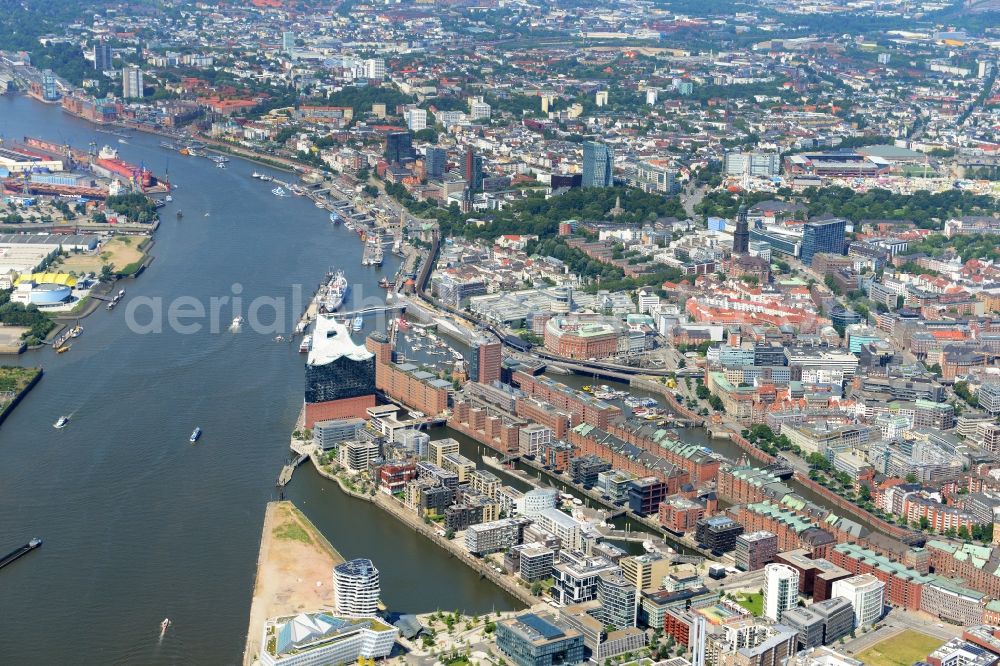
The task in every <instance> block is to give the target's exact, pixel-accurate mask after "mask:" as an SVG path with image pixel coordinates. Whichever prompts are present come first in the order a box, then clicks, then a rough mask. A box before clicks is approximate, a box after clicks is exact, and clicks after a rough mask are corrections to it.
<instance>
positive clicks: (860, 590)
mask: <svg viewBox="0 0 1000 666" xmlns="http://www.w3.org/2000/svg"><path fill="white" fill-rule="evenodd" d="M832 594H833V596H835V597H844V598H846V599H847V600H848V601H850V602H851V605H852V606H853V607H854V626H855V628H857V629H860V628H861V627H868V626H871V625H872V624H874V623H875V622H877V621H878V620H879V619H880V618H881V617H882V609H883V607H884V606H885V583H883V582H882V581H880V580H879V579H878V578H876V577H875V576H873V575H871V574H862V575H860V576H852V577H850V578H844V579H842V580H838V581H835V582H834V583H833V590H832Z"/></svg>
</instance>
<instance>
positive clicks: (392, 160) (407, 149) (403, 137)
mask: <svg viewBox="0 0 1000 666" xmlns="http://www.w3.org/2000/svg"><path fill="white" fill-rule="evenodd" d="M411 157H413V134H411V133H410V132H390V133H389V136H387V137H386V139H385V161H386V162H388V163H389V164H396V163H399V162H402V161H403V160H405V159H409V158H411Z"/></svg>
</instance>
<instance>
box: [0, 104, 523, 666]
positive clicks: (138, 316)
mask: <svg viewBox="0 0 1000 666" xmlns="http://www.w3.org/2000/svg"><path fill="white" fill-rule="evenodd" d="M0 133H2V134H3V135H4V136H5V137H6V138H7V140H8V141H10V140H17V139H20V137H22V136H24V135H29V136H39V137H43V138H47V139H50V140H53V141H56V142H60V143H70V144H72V145H73V146H74V147H76V148H78V149H83V150H85V149H86V147H87V144H88V143H89V142H91V141H96V142H97V145H98V146H100V145H102V144H105V143H108V144H112V145H114V146H115V147H116V148H118V149H119V151H120V153H121V157H122V158H123V159H125V160H127V161H130V162H136V163H138V162H142V163H144V164H145V165H146V166H147V167H149V168H150V169H152V170H153V171H154V172H155V173H163V172H164V170H166V169H168V168H169V172H170V177H171V180H172V181H173V182H174V183H176V184H177V185H178V189H177V190H176V191H175V192H174V202H173V203H172V204H171V205H170V206H168V207H167V208H165V209H164V210H163V213H162V217H163V224H162V225H161V227H160V230H159V231H158V232H157V235H156V243H155V246H154V248H153V250H152V254H153V255H154V256H155V260H154V261H153V263H152V265H151V266H150V267H149V268H148V270H147V271H146V272H145V273H144V274H143V275H142V276H141V277H140V278H138V279H136V280H129V281H126V282H125V283H124V284H125V286H126V287H127V290H128V294H127V296H126V298H125V302H124V303H123V304H122V305H120V306H119V307H118V308H116V309H115V310H114V311H113V312H110V313H109V312H106V311H104V310H103V309H101V310H99V311H98V312H96V313H95V314H93V315H92V316H90V317H88V318H87V319H85V320H84V321H83V325H84V327H85V333H84V335H83V336H81V337H80V338H79V339H77V340H76V341H75V342H74V344H73V349H72V351H71V352H69V353H67V354H61V355H56V354H54V353H53V352H52V351H51V350H41V351H36V352H29V353H27V354H24V355H22V356H20V357H17V358H14V357H9V358H4V359H2V360H0V362H3V363H19V364H23V365H41V366H43V367H44V368H45V377H44V378H43V379H42V381H41V382H40V383H39V384H38V386H37V387H36V388H35V389H34V390H33V391H32V392H31V394H30V395H28V397H27V398H26V399H25V400H24V402H22V403H21V405H20V406H19V407H18V408H17V409H16V410H15V411H14V412H13V414H12V415H11V417H10V418H9V419H8V420H7V421H6V422H5V423H4V424H3V426H2V427H0V551H2V552H0V554H2V553H5V552H7V551H8V550H13V549H14V548H15V547H17V546H20V545H21V544H23V543H25V542H26V541H27V540H28V539H30V538H31V537H33V536H40V537H42V538H44V539H45V545H44V546H43V547H42V548H41V549H40V550H39V551H38V552H36V553H32V554H31V555H29V556H28V557H25V558H24V559H22V560H20V561H18V562H17V563H15V564H13V565H11V566H9V567H7V568H5V569H3V570H2V571H0V609H3V619H2V621H0V662H3V663H29V662H30V663H41V664H57V663H78V664H210V665H213V666H214V665H221V664H236V663H239V661H240V659H241V654H242V649H243V644H244V639H245V634H246V626H247V620H248V615H249V607H250V597H251V591H252V586H253V581H254V572H255V565H256V559H257V551H258V546H259V538H260V529H261V524H262V520H263V515H264V507H265V504H266V502H268V501H269V500H272V499H276V489H275V479H276V478H277V474H278V471H279V469H280V468H281V465H282V464H283V462H284V461H285V460H286V458H287V455H288V437H289V432H290V431H291V429H292V426H293V424H294V422H295V418H296V416H297V414H298V412H299V409H300V407H301V403H302V385H303V360H304V358H303V357H302V356H301V355H299V354H298V353H297V348H296V346H293V345H290V344H288V343H284V344H281V343H276V342H275V341H274V340H273V337H274V333H273V332H255V331H254V330H250V329H251V327H250V326H247V327H245V328H247V330H244V331H242V332H239V333H235V334H234V333H231V332H228V331H227V330H225V329H226V328H227V327H228V325H229V322H230V321H231V319H232V317H233V310H232V309H231V307H229V305H224V306H222V307H221V308H220V316H219V317H218V319H219V321H220V322H221V324H220V325H219V328H220V329H221V330H220V332H217V333H213V332H211V330H209V328H208V323H207V322H204V321H203V322H202V323H204V324H205V327H204V328H203V329H202V330H200V331H198V332H194V333H184V332H181V331H178V330H174V329H173V328H172V327H171V326H169V325H167V324H168V322H167V318H166V314H167V312H168V310H167V308H168V307H169V306H170V305H171V304H172V303H177V299H180V298H182V297H183V298H186V299H188V300H189V302H195V303H201V304H202V305H203V306H204V307H205V309H206V310H208V309H209V307H210V299H212V298H213V297H215V298H221V297H226V296H229V297H232V296H234V295H239V296H240V297H241V298H242V299H243V307H244V308H249V305H250V304H251V303H253V302H254V300H255V299H258V298H260V297H268V298H280V299H284V300H285V305H284V308H283V312H284V317H285V320H286V322H285V327H286V328H287V327H289V326H290V325H291V323H290V322H291V321H292V320H293V319H294V318H295V317H297V316H298V315H299V311H298V310H297V309H296V306H295V304H294V301H295V300H296V297H295V291H294V290H293V285H302V292H303V299H308V297H309V295H310V294H311V290H312V289H313V288H314V287H315V286H316V284H317V283H318V282H319V281H320V280H321V279H322V276H323V275H324V273H325V272H326V271H327V270H328V269H329V268H330V267H337V266H339V267H343V268H344V269H345V270H346V272H347V275H348V279H349V281H350V282H351V283H352V285H353V292H352V299H353V302H354V303H357V302H361V301H363V300H365V299H367V298H369V297H381V296H382V292H381V290H380V289H379V288H378V287H377V282H378V279H379V277H380V276H381V275H383V274H384V275H390V276H391V275H392V274H393V272H394V271H395V269H396V263H397V260H396V259H395V258H394V257H392V256H391V255H388V254H387V255H386V259H387V261H386V266H385V267H384V268H383V269H382V271H381V272H378V271H376V270H374V269H370V268H362V267H361V265H360V256H361V243H360V241H359V240H358V239H357V237H356V236H355V235H354V234H353V233H352V232H350V231H348V230H346V229H344V228H342V227H334V226H332V225H331V224H330V222H329V221H328V219H327V214H326V212H325V211H322V210H319V209H316V208H315V207H314V206H313V205H312V204H311V202H309V201H308V200H306V199H304V198H298V197H289V198H284V199H278V198H276V197H274V196H272V195H271V194H270V188H271V186H269V185H268V184H266V183H261V182H258V181H256V180H254V179H251V178H250V177H249V175H250V173H251V172H252V171H253V170H255V169H256V170H258V171H262V170H263V171H266V170H265V169H262V168H261V167H259V166H254V165H251V164H249V163H247V162H244V161H241V160H236V159H234V160H233V161H232V162H231V163H230V168H228V169H217V168H215V166H214V164H213V163H212V162H210V161H208V160H205V159H203V158H185V157H183V156H180V155H178V154H177V153H176V152H172V151H167V150H164V149H162V148H160V147H159V142H160V139H159V138H158V137H154V136H147V135H135V136H130V137H129V138H128V139H127V143H126V144H118V143H117V139H116V138H115V137H114V136H110V135H108V134H102V133H98V132H96V131H95V130H94V128H93V126H91V125H90V124H88V123H85V122H84V121H81V120H78V119H76V118H73V117H71V116H68V115H66V114H64V113H62V112H61V110H60V109H59V108H57V107H52V106H47V105H42V104H38V103H36V102H33V101H31V100H29V99H27V98H25V97H14V96H0ZM274 175H278V176H281V175H282V174H280V173H274ZM176 208H182V209H183V211H184V218H183V219H181V220H177V219H176V218H175V211H176ZM236 285H238V286H236ZM237 292H238V293H237ZM156 299H159V300H156ZM133 301H134V302H133ZM258 302H259V301H258ZM139 305H141V306H142V307H136V306H139ZM303 305H304V303H303ZM185 307H191V306H190V305H187V306H185ZM130 309H133V310H134V312H133V313H132V314H134V317H133V318H134V320H135V321H136V322H138V323H139V324H148V323H150V322H151V321H152V316H153V311H154V310H155V309H161V310H162V312H163V314H164V325H163V330H162V332H153V333H140V332H136V331H135V330H133V329H134V328H135V327H130V326H129V325H128V324H127V321H126V320H127V318H128V315H129V314H130V312H129V310H130ZM244 314H247V311H246V309H245V310H244ZM261 318H262V320H264V323H268V322H269V321H270V320H271V319H272V318H273V316H272V315H271V314H270V312H269V309H268V308H265V309H264V310H263V312H262V317H261ZM192 321H197V320H186V321H185V322H184V323H191V322H192ZM361 335H362V334H361V333H359V334H356V336H357V339H358V340H360V339H361ZM60 414H71V416H72V421H71V423H70V426H69V427H67V428H66V429H64V430H54V429H53V428H52V423H53V422H54V421H55V420H56V419H57V418H58V417H59V415H60ZM196 425H197V426H201V427H202V428H203V430H204V436H203V437H202V439H201V440H200V441H199V442H198V444H197V445H195V446H192V445H191V444H190V443H189V442H188V435H189V434H190V432H191V430H192V429H193V428H194V427H195V426H196ZM286 495H287V497H288V498H289V499H291V500H293V501H295V502H296V503H297V504H298V505H299V506H300V507H301V508H302V509H303V511H304V512H305V513H306V514H307V515H308V516H309V517H310V518H311V519H312V520H313V521H314V522H315V523H316V524H317V526H318V527H319V528H320V529H321V530H322V531H323V532H324V534H325V535H326V536H327V537H328V538H329V539H330V541H331V542H332V543H333V544H334V545H335V546H336V547H337V548H338V549H339V550H340V551H341V552H342V553H343V554H344V555H345V556H347V557H354V556H365V557H371V558H372V559H373V560H374V561H375V563H376V565H377V566H378V567H379V569H380V570H381V572H382V581H383V583H382V591H383V598H384V600H385V601H386V603H387V604H388V606H389V607H390V608H391V609H392V610H399V611H404V612H413V611H426V610H434V609H436V608H439V607H440V608H442V609H456V608H457V609H465V610H468V611H470V612H485V611H489V610H491V609H493V608H497V609H509V608H513V607H516V602H515V601H514V600H513V599H511V598H510V597H508V596H507V595H506V594H505V593H503V592H501V591H500V590H498V589H497V588H495V587H494V586H492V585H491V584H489V583H486V582H484V581H481V580H480V579H479V577H478V576H477V575H476V574H474V573H473V572H472V571H471V570H469V569H467V568H466V567H463V566H459V565H457V564H456V563H455V562H454V560H452V559H450V558H449V557H448V556H447V554H446V553H445V552H444V551H442V550H440V549H439V548H437V547H436V546H434V545H432V544H429V543H428V542H426V541H425V540H424V539H422V538H419V537H417V536H416V535H415V534H413V533H412V532H410V531H408V530H407V529H406V528H404V527H402V526H400V525H399V524H398V523H396V522H395V521H393V520H392V519H390V518H388V517H387V516H385V515H384V514H383V513H381V512H380V511H378V510H377V509H376V508H375V507H373V506H371V505H369V504H367V503H364V502H361V501H357V500H353V499H350V498H347V497H345V496H344V495H343V494H341V493H339V492H338V491H337V490H336V489H335V487H334V486H333V485H332V484H329V483H324V482H323V480H322V479H320V478H319V477H318V475H316V474H315V473H314V472H313V471H312V470H311V469H310V468H309V467H307V466H303V467H301V468H300V469H299V470H298V471H297V472H296V475H295V478H294V480H293V481H292V483H291V485H290V486H289V487H288V488H286ZM164 617H170V618H171V620H172V621H173V622H174V625H173V627H171V629H170V631H169V632H168V633H167V636H166V638H165V639H164V640H163V641H162V642H160V641H158V640H157V637H158V633H159V623H160V620H162V619H163V618H164Z"/></svg>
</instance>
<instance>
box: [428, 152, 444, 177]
mask: <svg viewBox="0 0 1000 666" xmlns="http://www.w3.org/2000/svg"><path fill="white" fill-rule="evenodd" d="M447 162H448V151H447V150H445V149H444V148H428V149H427V151H426V152H425V153H424V171H425V172H426V173H427V177H428V178H442V177H443V176H444V170H445V167H446V165H447Z"/></svg>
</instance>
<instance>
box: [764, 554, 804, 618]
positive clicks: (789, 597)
mask: <svg viewBox="0 0 1000 666" xmlns="http://www.w3.org/2000/svg"><path fill="white" fill-rule="evenodd" d="M798 603H799V572H798V571H796V570H795V569H793V568H792V567H790V566H788V565H787V564H778V563H772V564H768V565H765V566H764V617H766V618H767V619H769V620H771V621H772V622H779V621H781V615H782V614H783V613H784V612H785V611H786V610H790V609H792V608H795V606H796V605H797V604H798Z"/></svg>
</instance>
